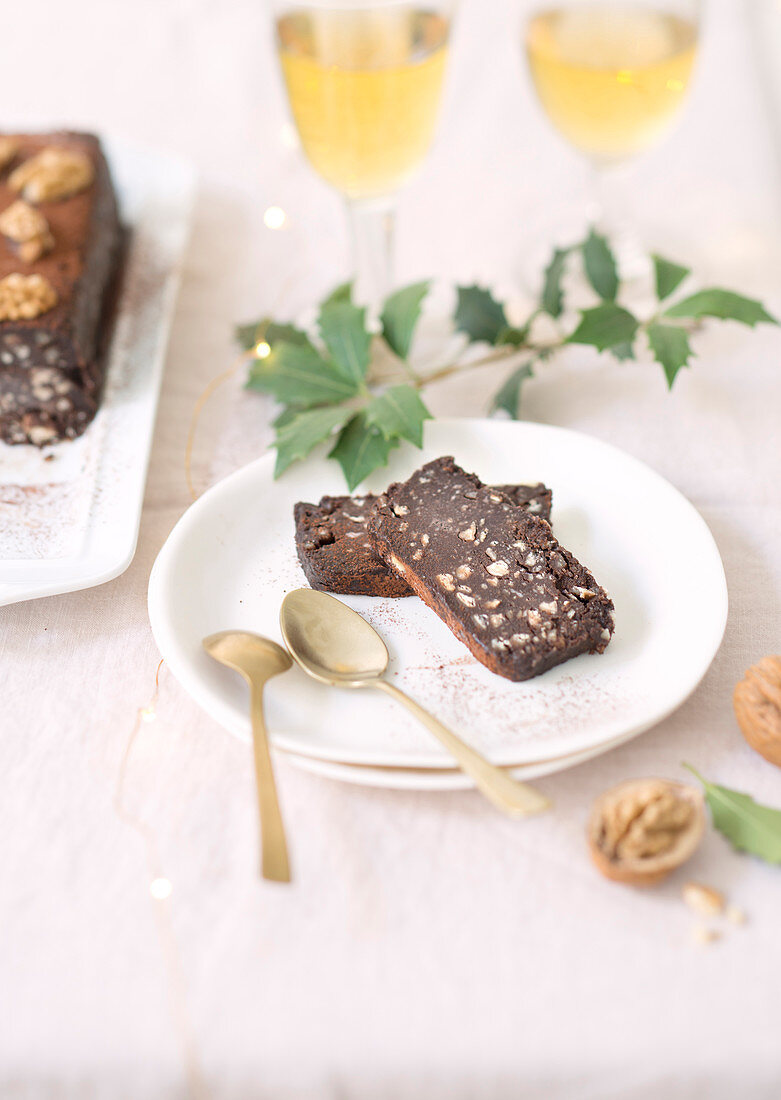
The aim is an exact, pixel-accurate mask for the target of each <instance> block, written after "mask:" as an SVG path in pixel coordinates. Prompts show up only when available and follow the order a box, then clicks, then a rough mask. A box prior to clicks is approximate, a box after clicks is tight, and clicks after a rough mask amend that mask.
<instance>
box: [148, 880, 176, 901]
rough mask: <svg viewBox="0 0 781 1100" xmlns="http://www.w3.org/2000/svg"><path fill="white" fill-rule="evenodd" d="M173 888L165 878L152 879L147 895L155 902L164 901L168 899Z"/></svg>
mask: <svg viewBox="0 0 781 1100" xmlns="http://www.w3.org/2000/svg"><path fill="white" fill-rule="evenodd" d="M172 890H173V886H172V885H171V883H170V881H169V880H168V879H167V878H153V879H152V881H151V882H150V883H149V893H150V894H151V895H152V897H153V898H154V899H155V901H165V899H166V898H170V896H171V891H172Z"/></svg>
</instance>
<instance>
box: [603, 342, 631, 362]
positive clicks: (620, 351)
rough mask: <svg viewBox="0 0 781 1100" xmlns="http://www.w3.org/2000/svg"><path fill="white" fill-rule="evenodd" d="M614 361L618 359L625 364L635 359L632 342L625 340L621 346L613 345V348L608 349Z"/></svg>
mask: <svg viewBox="0 0 781 1100" xmlns="http://www.w3.org/2000/svg"><path fill="white" fill-rule="evenodd" d="M607 350H608V351H609V352H610V354H611V355H612V356H613V358H614V359H618V361H619V362H620V363H623V362H624V361H625V360H626V359H634V358H635V346H634V344H633V343H632V341H631V340H624V341H622V343H620V344H613V346H612V348H608V349H607Z"/></svg>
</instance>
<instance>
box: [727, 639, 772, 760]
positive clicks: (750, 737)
mask: <svg viewBox="0 0 781 1100" xmlns="http://www.w3.org/2000/svg"><path fill="white" fill-rule="evenodd" d="M732 702H733V705H734V707H735V717H736V718H737V720H738V725H739V726H740V730H741V733H742V734H743V736H744V737H745V739H746V740H747V741H748V743H749V745H751V747H752V749H754V750H755V751H756V752H758V753H759V755H760V756H764V758H765V760H768V761H770V763H771V764H776V765H778V767H781V657H763V658H762V660H761V661H758V662H757V664H755V665H752V666H751V668H750V669H749V670H748V671H747V672H746V675H745V678H744V679H743V680H741V681H740V683H739V684H737V685H736V687H735V691H734V694H733V697H732Z"/></svg>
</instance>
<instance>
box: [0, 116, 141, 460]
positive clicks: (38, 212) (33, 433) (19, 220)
mask: <svg viewBox="0 0 781 1100" xmlns="http://www.w3.org/2000/svg"><path fill="white" fill-rule="evenodd" d="M121 239H122V237H121V229H120V224H119V216H118V211H117V203H116V197H115V194H114V187H113V184H112V182H111V177H110V175H109V170H108V166H107V164H106V160H105V158H104V156H103V152H102V150H101V147H100V142H99V141H98V139H97V138H96V137H94V136H92V135H91V134H78V133H67V132H63V133H52V134H35V135H30V134H20V135H6V136H0V440H3V441H4V442H5V443H34V444H36V445H38V446H43V445H44V444H48V443H56V442H59V441H61V440H65V439H74V438H75V437H76V436H78V435H81V433H82V432H83V431H84V429H85V428H86V427H87V425H88V424H89V422H90V421H91V420H92V418H93V417H94V415H95V413H96V411H97V408H98V403H99V400H100V393H101V387H102V382H103V365H102V363H101V362H100V357H99V354H98V353H99V345H100V336H101V325H102V322H103V318H104V314H105V311H106V305H107V299H108V296H109V291H110V289H111V286H112V283H113V279H114V276H115V273H116V269H117V266H118V263H119V258H120V247H121Z"/></svg>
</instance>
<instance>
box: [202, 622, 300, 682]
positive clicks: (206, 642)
mask: <svg viewBox="0 0 781 1100" xmlns="http://www.w3.org/2000/svg"><path fill="white" fill-rule="evenodd" d="M203 648H204V649H205V650H206V652H207V653H208V654H209V656H210V657H213V658H214V659H215V661H219V662H220V663H221V664H223V665H227V666H228V668H232V669H235V671H236V672H240V673H241V675H242V676H243V677H244V679H245V680H247V681H248V682H249V681H250V680H251V679H259V680H261V681H265V680H269V679H270V678H271V677H272V676H277V675H278V674H279V673H280V672H287V670H288V669H289V668H290V667H291V665H292V664H293V661H292V660H291V657H290V654H289V653H288V652H287V650H285V649H283V648H282V646H281V645H277V643H276V642H272V640H271V638H263V637H261V635H260V634H250V633H249V632H248V631H243V630H220V631H219V632H218V633H217V634H210V635H209V636H208V638H204V639H203Z"/></svg>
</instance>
